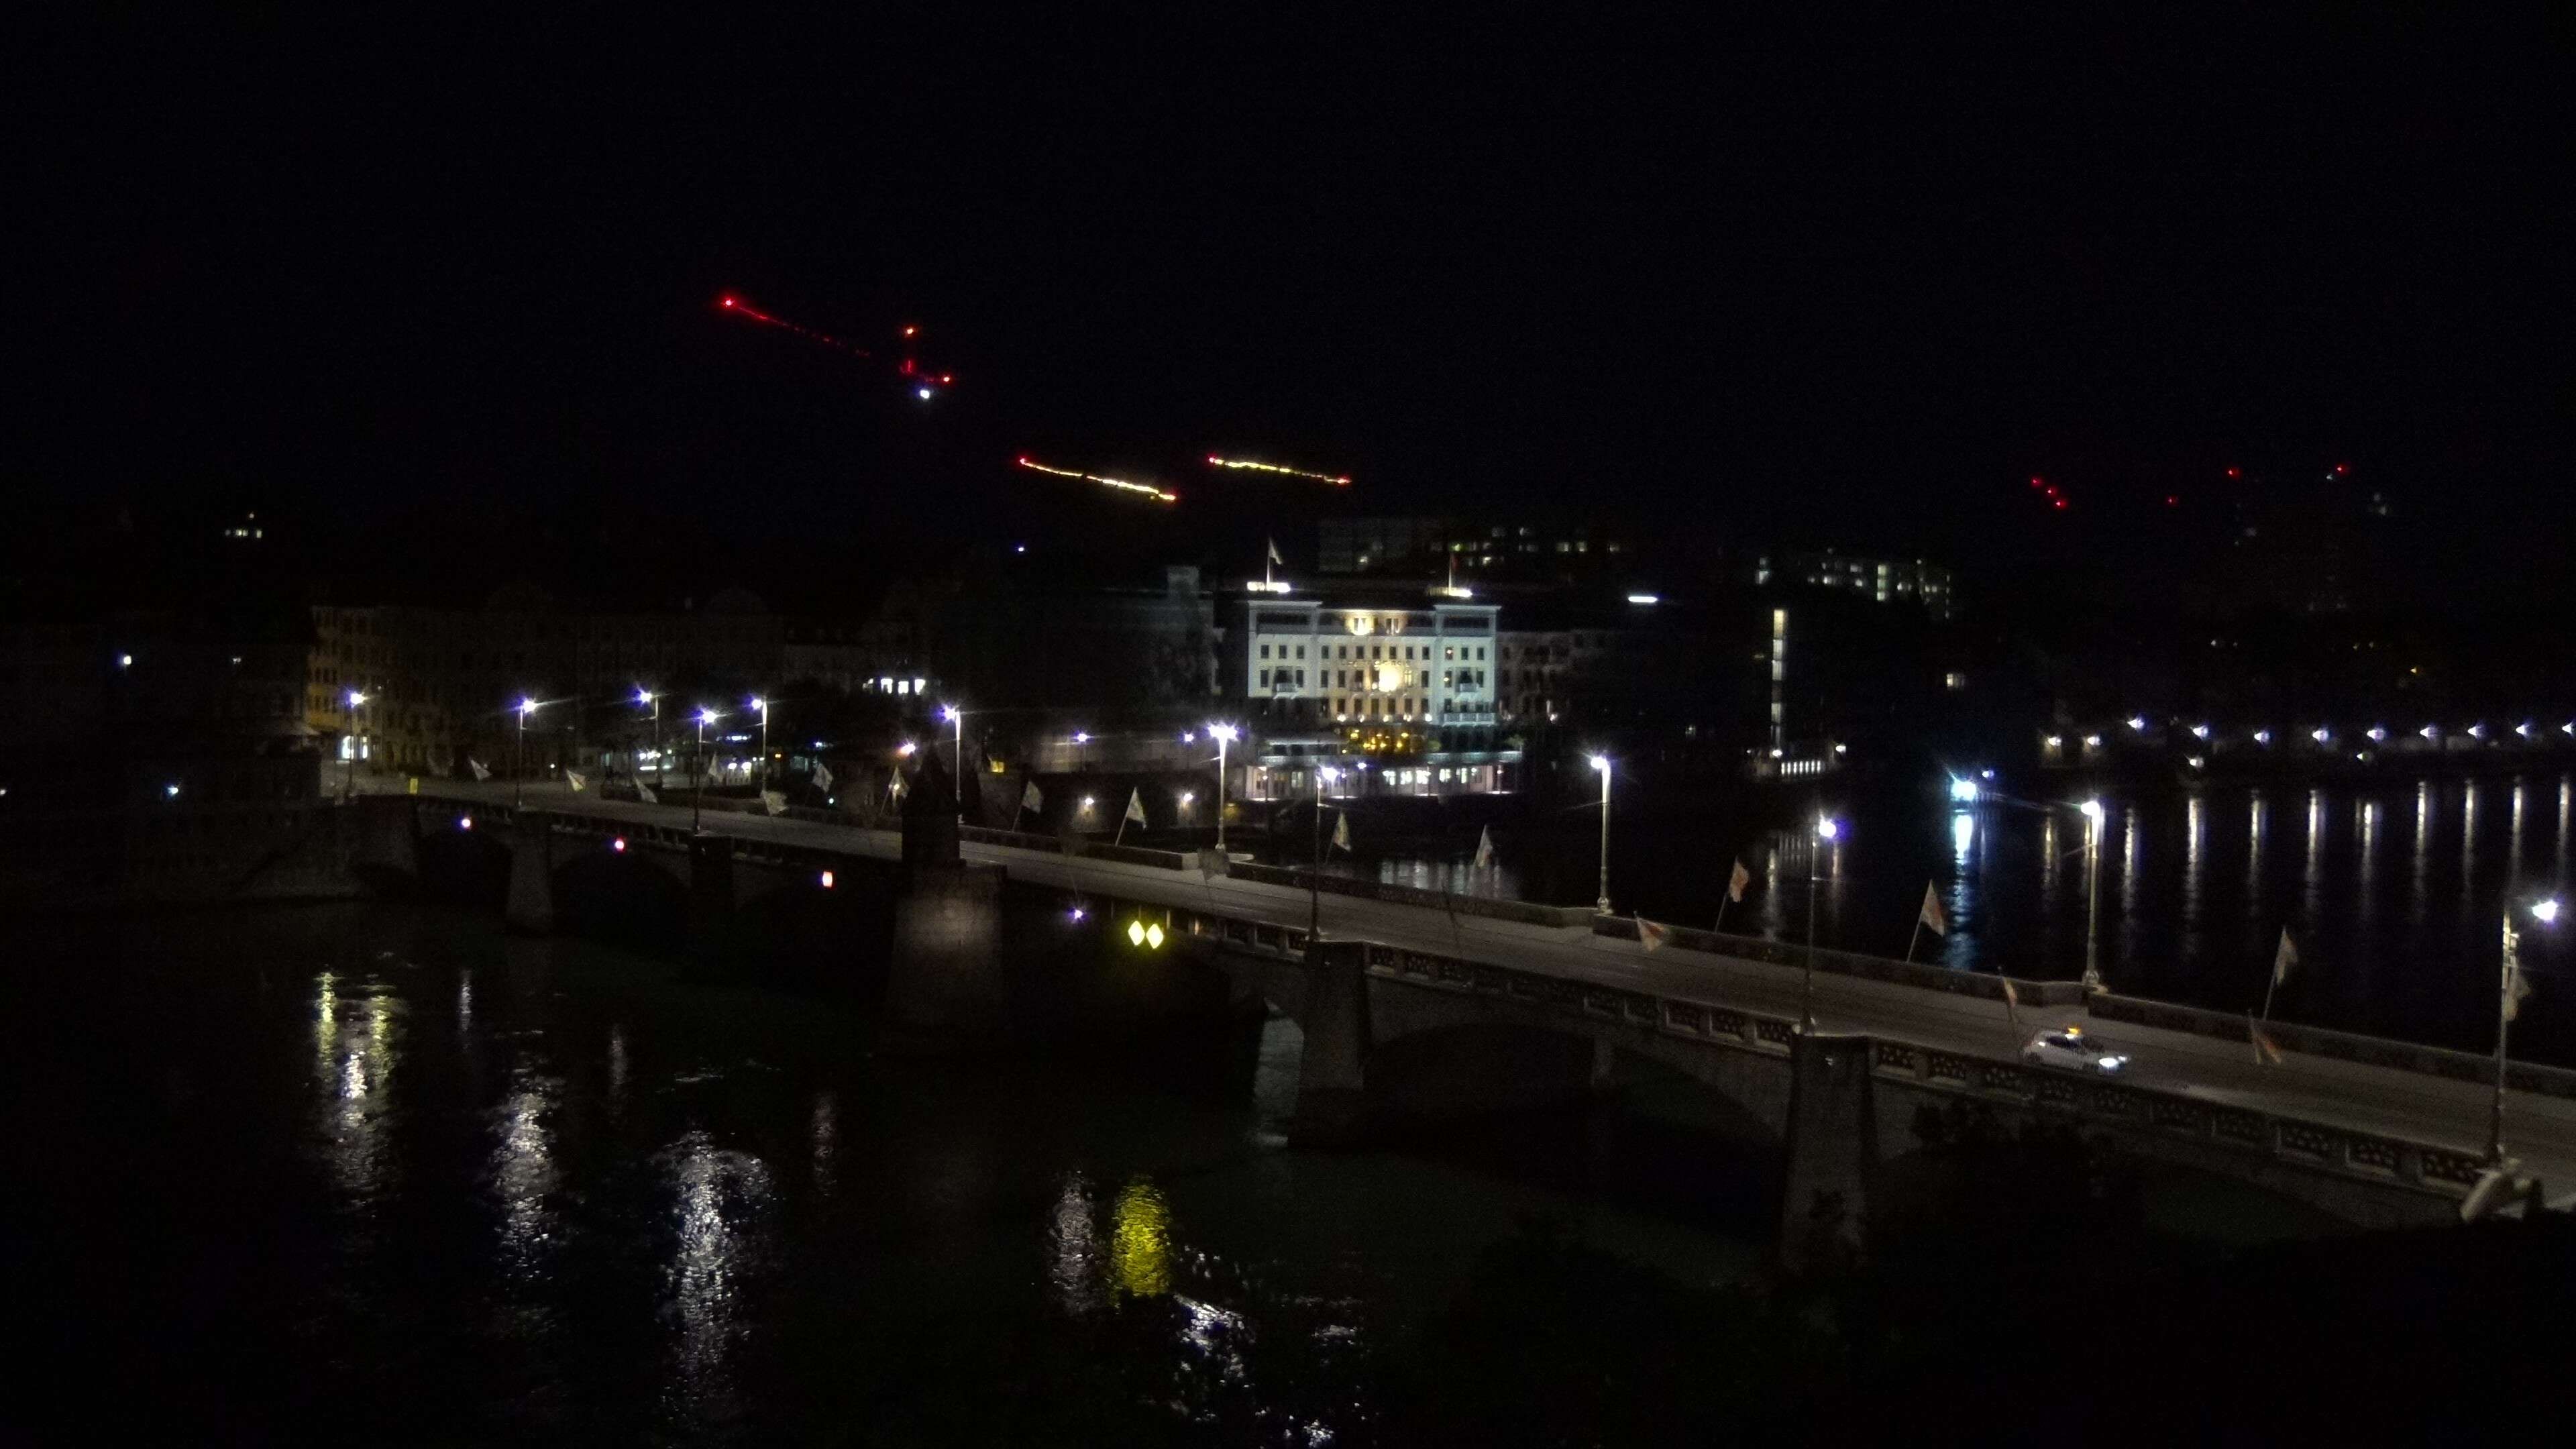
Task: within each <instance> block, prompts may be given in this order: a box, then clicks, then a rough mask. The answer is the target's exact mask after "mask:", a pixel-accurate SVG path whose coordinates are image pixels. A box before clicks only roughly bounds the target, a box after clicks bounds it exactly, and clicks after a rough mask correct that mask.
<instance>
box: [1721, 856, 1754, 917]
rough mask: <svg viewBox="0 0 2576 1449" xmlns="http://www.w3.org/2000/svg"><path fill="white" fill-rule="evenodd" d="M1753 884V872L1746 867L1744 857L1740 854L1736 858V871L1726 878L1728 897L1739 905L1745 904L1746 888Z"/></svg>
mask: <svg viewBox="0 0 2576 1449" xmlns="http://www.w3.org/2000/svg"><path fill="white" fill-rule="evenodd" d="M1751 884H1753V872H1751V871H1749V870H1746V869H1745V868H1744V857H1743V856H1740V855H1739V856H1737V857H1736V858H1735V869H1734V871H1733V872H1732V873H1731V874H1729V875H1728V876H1727V878H1726V898H1727V899H1728V900H1730V901H1733V902H1735V903H1736V904H1737V905H1739V906H1740V905H1742V904H1744V888H1745V887H1746V886H1749V885H1751Z"/></svg>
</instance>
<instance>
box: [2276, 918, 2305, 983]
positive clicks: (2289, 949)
mask: <svg viewBox="0 0 2576 1449" xmlns="http://www.w3.org/2000/svg"><path fill="white" fill-rule="evenodd" d="M2298 964H2299V948H2298V947H2296V946H2294V945H2292V944H2290V928H2289V927H2287V926H2283V927H2282V928H2281V948H2280V949H2279V950H2277V951H2274V952H2273V953H2272V984H2273V985H2275V986H2278V985H2280V984H2281V983H2282V982H2284V981H2287V980H2289V979H2290V968H2291V967H2294V966H2296V965H2298Z"/></svg>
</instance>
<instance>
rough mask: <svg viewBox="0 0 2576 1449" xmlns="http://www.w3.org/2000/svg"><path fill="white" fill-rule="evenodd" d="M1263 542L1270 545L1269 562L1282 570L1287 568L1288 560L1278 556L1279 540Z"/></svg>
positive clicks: (1273, 539)
mask: <svg viewBox="0 0 2576 1449" xmlns="http://www.w3.org/2000/svg"><path fill="white" fill-rule="evenodd" d="M1263 542H1265V543H1267V544H1269V545H1270V561H1271V562H1272V563H1275V564H1277V565H1279V566H1280V567H1281V568H1283V569H1284V568H1286V567H1288V560H1286V559H1284V558H1281V557H1280V556H1279V540H1277V539H1275V538H1272V539H1265V540H1263Z"/></svg>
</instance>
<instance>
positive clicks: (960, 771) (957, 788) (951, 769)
mask: <svg viewBox="0 0 2576 1449" xmlns="http://www.w3.org/2000/svg"><path fill="white" fill-rule="evenodd" d="M939 717H940V718H941V719H944V720H946V721H948V722H949V723H950V724H952V725H954V726H956V727H957V749H956V753H954V754H952V755H951V756H949V760H948V773H949V776H950V777H951V778H950V782H949V788H950V790H951V791H952V792H953V793H954V794H955V795H956V796H957V824H958V827H959V828H960V829H963V828H964V827H965V825H966V711H964V710H962V709H959V708H958V707H957V706H955V705H953V704H943V705H941V706H940V707H939ZM986 733H987V734H988V735H989V734H990V733H991V731H989V730H988V731H986Z"/></svg>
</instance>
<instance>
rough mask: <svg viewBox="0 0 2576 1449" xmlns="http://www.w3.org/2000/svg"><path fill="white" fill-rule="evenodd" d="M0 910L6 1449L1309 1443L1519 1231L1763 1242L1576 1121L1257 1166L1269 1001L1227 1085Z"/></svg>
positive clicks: (659, 986) (299, 939) (1729, 1260)
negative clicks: (1226, 1094) (6, 1156)
mask: <svg viewBox="0 0 2576 1449" xmlns="http://www.w3.org/2000/svg"><path fill="white" fill-rule="evenodd" d="M10 931H11V935H10V938H9V940H8V942H7V944H8V947H9V950H8V959H9V961H10V963H11V970H10V972H9V973H7V979H6V985H5V987H0V990H5V992H6V995H5V997H0V1000H5V1003H6V1006H7V1011H6V1013H5V1018H0V1040H5V1047H6V1055H7V1065H6V1067H5V1069H0V1071H5V1080H6V1081H8V1083H9V1085H10V1089H11V1093H12V1098H13V1105H14V1110H13V1112H12V1117H11V1120H12V1121H13V1123H15V1124H16V1125H17V1126H18V1128H19V1133H18V1140H17V1141H16V1142H14V1143H13V1144H12V1146H13V1149H14V1150H13V1158H14V1161H13V1168H12V1174H11V1175H12V1178H13V1179H14V1185H13V1187H12V1189H11V1191H10V1192H9V1193H8V1194H7V1200H8V1208H7V1211H8V1213H9V1229H10V1230H9V1232H8V1234H7V1241H8V1243H9V1244H10V1256H11V1258H12V1259H13V1260H14V1261H11V1262H9V1263H8V1265H7V1266H8V1269H9V1275H10V1282H11V1284H12V1290H11V1292H12V1298H13V1301H14V1303H15V1306H16V1307H17V1308H18V1309H19V1310H20V1311H19V1313H18V1314H17V1315H15V1316H16V1317H17V1318H18V1320H19V1321H20V1322H21V1323H22V1324H24V1325H30V1326H33V1327H34V1328H36V1329H38V1330H40V1331H39V1332H37V1333H36V1334H34V1335H33V1336H32V1337H28V1338H21V1339H20V1344H21V1347H20V1348H18V1349H16V1350H13V1351H12V1360H13V1366H14V1367H16V1368H17V1369H18V1370H19V1385H20V1386H19V1388H17V1389H16V1390H14V1391H13V1394H12V1396H11V1400H12V1401H11V1403H10V1405H9V1407H8V1408H6V1409H5V1410H0V1431H5V1430H6V1426H7V1425H8V1424H10V1423H11V1422H13V1421H14V1422H19V1423H21V1424H27V1423H33V1424H35V1425H37V1426H40V1437H45V1438H53V1437H57V1436H64V1437H77V1438H86V1439H120V1438H143V1437H147V1436H148V1437H151V1438H154V1439H156V1440H159V1441H162V1442H176V1441H180V1440H184V1441H185V1442H200V1443H202V1442H235V1441H241V1442H249V1441H258V1442H273V1441H275V1440H277V1439H280V1438H286V1439H298V1440H303V1439H312V1440H328V1441H331V1442H366V1441H369V1440H385V1439H391V1440H396V1441H400V1442H415V1441H422V1440H429V1441H436V1442H459V1443H483V1442H501V1441H529V1440H543V1441H546V1442H566V1441H579V1442H676V1443H694V1442H773V1441H781V1440H786V1441H796V1442H803V1441H808V1440H815V1439H823V1440H830V1441H834V1442H847V1441H854V1442H871V1443H873V1442H885V1443H951V1442H979V1443H995V1442H1087V1441H1088V1440H1089V1439H1091V1438H1092V1437H1094V1436H1095V1435H1097V1436H1101V1437H1123V1432H1122V1426H1129V1425H1132V1424H1133V1423H1134V1422H1137V1416H1140V1415H1141V1416H1143V1421H1144V1422H1147V1423H1149V1424H1160V1425H1164V1426H1168V1427H1169V1428H1171V1429H1174V1430H1177V1431H1181V1432H1183V1433H1185V1434H1189V1435H1191V1437H1193V1438H1194V1439H1197V1438H1203V1439H1204V1440H1205V1441H1207V1442H1223V1443H1294V1444H1310V1445H1311V1444H1326V1443H1333V1442H1342V1441H1346V1440H1348V1439H1350V1438H1353V1437H1355V1436H1356V1437H1366V1435H1365V1433H1364V1432H1358V1433H1356V1435H1355V1431H1364V1430H1365V1427H1366V1425H1367V1423H1368V1421H1369V1418H1370V1415H1371V1412H1372V1405H1371V1402H1370V1398H1369V1388H1368V1385H1369V1383H1370V1373H1371V1367H1370V1366H1371V1362H1372V1359H1373V1356H1375V1355H1376V1354H1377V1353H1378V1352H1379V1351H1380V1350H1381V1349H1382V1348H1383V1347H1384V1346H1385V1345H1387V1344H1389V1343H1391V1342H1396V1341H1400V1340H1401V1338H1402V1336H1403V1335H1405V1334H1407V1333H1410V1332H1414V1331H1416V1330H1417V1329H1418V1327H1419V1326H1420V1324H1421V1323H1422V1322H1423V1321H1424V1319H1425V1317H1426V1316H1427V1315H1430V1314H1432V1313H1434V1312H1435V1311H1436V1310H1438V1309H1439V1308H1440V1307H1441V1306H1442V1305H1444V1304H1446V1303H1448V1302H1449V1301H1450V1300H1451V1298H1452V1297H1453V1295H1454V1294H1455V1293H1456V1292H1457V1290H1458V1288H1459V1286H1460V1284H1461V1283H1462V1281H1463V1280H1464V1279H1465V1278H1466V1276H1467V1274H1468V1273H1469V1271H1470V1268H1471V1265H1472V1263H1473V1261H1474V1259H1475V1257H1476V1255H1477V1254H1478V1252H1479V1250H1481V1249H1482V1248H1484V1247H1485V1246H1487V1245H1489V1244H1492V1243H1495V1242H1497V1241H1499V1240H1501V1239H1504V1238H1506V1237H1508V1236H1510V1235H1512V1234H1514V1233H1515V1232H1517V1231H1518V1230H1519V1228H1520V1225H1522V1224H1523V1223H1525V1222H1526V1221H1528V1220H1530V1219H1532V1218H1543V1219H1552V1220H1555V1221H1558V1222H1561V1223H1564V1224H1567V1225H1568V1226H1569V1227H1570V1230H1571V1231H1572V1232H1573V1234H1574V1235H1575V1236H1576V1237H1577V1238H1578V1239H1581V1240H1586V1241H1589V1242H1592V1243H1595V1244H1597V1245H1599V1246H1602V1247H1605V1248H1608V1249H1611V1250H1612V1251H1614V1252H1617V1253H1620V1254H1622V1255H1623V1256H1627V1257H1630V1258H1633V1259H1636V1260H1639V1261H1644V1262H1650V1263H1653V1264H1656V1265H1658V1266H1659V1267H1662V1268H1664V1269H1666V1270H1668V1271H1671V1272H1673V1273H1675V1274H1676V1275H1678V1276H1680V1277H1682V1278H1684V1279H1687V1280H1692V1281H1700V1282H1710V1281H1720V1280H1726V1279H1731V1278H1735V1277H1740V1276H1742V1275H1743V1274H1745V1273H1746V1272H1748V1271H1750V1268H1751V1265H1752V1264H1753V1263H1754V1262H1755V1261H1756V1259H1757V1256H1758V1248H1757V1245H1758V1244H1759V1243H1760V1242H1761V1241H1762V1240H1763V1233H1762V1226H1763V1225H1761V1224H1759V1223H1758V1222H1755V1221H1752V1220H1751V1217H1752V1215H1749V1214H1746V1213H1744V1212H1742V1211H1738V1210H1731V1209H1722V1208H1720V1209H1712V1208H1710V1207H1709V1206H1708V1197H1707V1194H1706V1192H1705V1191H1704V1184H1703V1185H1699V1186H1685V1187H1682V1188H1680V1189H1677V1190H1676V1189H1672V1188H1671V1185H1670V1184H1663V1185H1660V1186H1659V1185H1658V1184H1655V1183H1641V1182H1637V1181H1631V1180H1629V1179H1627V1178H1624V1177H1622V1176H1621V1175H1620V1173H1621V1171H1622V1169H1621V1168H1620V1167H1619V1166H1618V1165H1617V1162H1616V1159H1617V1158H1618V1157H1619V1154H1615V1153H1604V1152H1600V1151H1597V1150H1591V1149H1590V1148H1588V1147H1587V1143H1586V1141H1585V1134H1586V1132H1588V1131H1591V1130H1593V1129H1590V1128H1587V1127H1585V1126H1583V1125H1582V1124H1581V1123H1575V1124H1572V1125H1565V1124H1558V1125H1557V1126H1555V1127H1551V1126H1549V1125H1547V1124H1544V1123H1541V1124H1531V1123H1528V1122H1522V1123H1519V1124H1517V1125H1515V1126H1513V1127H1511V1128H1510V1129H1508V1130H1505V1131H1500V1132H1498V1133H1497V1134H1496V1135H1495V1136H1493V1137H1492V1138H1491V1139H1490V1140H1480V1139H1478V1138H1475V1137H1473V1136H1469V1137H1464V1138H1461V1139H1460V1140H1459V1143H1458V1144H1457V1146H1456V1149H1455V1151H1453V1152H1450V1153H1447V1154H1445V1155H1443V1156H1440V1157H1436V1158H1433V1157H1425V1156H1422V1155H1418V1154H1416V1155H1408V1154H1401V1153H1391V1152H1381V1153H1369V1154H1360V1155H1338V1154H1320V1153H1310V1152H1302V1151H1290V1150H1288V1149H1287V1148H1286V1147H1285V1146H1284V1145H1283V1143H1282V1141H1281V1138H1280V1135H1279V1126H1280V1119H1281V1116H1282V1114H1283V1113H1284V1112H1285V1111H1286V1110H1287V1109H1288V1107H1289V1105H1290V1103H1291V1101H1292V1100H1293V1091H1294V1087H1293V1083H1294V1073H1295V1060H1296V1052H1297V1047H1298V1043H1297V1040H1296V1038H1295V1031H1294V1028H1293V1027H1292V1026H1290V1025H1288V1024H1287V1023H1284V1022H1282V1023H1276V1024H1274V1028H1273V1029H1272V1031H1271V1032H1270V1033H1269V1034H1268V1035H1266V1036H1265V1038H1264V1042H1263V1047H1262V1062H1261V1066H1260V1070H1259V1073H1258V1075H1257V1078H1256V1081H1255V1084H1254V1090H1253V1094H1252V1100H1249V1101H1243V1100H1225V1099H1224V1098H1223V1097H1222V1096H1219V1095H1214V1094H1211V1095H1208V1096H1206V1097H1204V1098H1201V1097H1194V1096H1192V1095H1189V1094H1186V1093H1184V1094H1173V1093H1170V1092H1167V1091H1155V1090H1148V1089H1146V1088H1144V1087H1142V1086H1140V1085H1137V1084H1135V1083H1134V1082H1133V1081H1132V1080H1130V1079H1128V1078H1127V1077H1126V1076H1124V1075H1122V1074H1121V1073H1120V1072H1118V1071H1116V1070H1114V1069H1104V1068H1102V1067H1098V1066H1082V1065H1076V1064H1068V1063H1062V1062H1056V1063H1050V1062H1043V1061H1026V1060H1019V1059H1016V1058H1017V1054H1015V1053H1012V1052H1006V1051H1000V1050H994V1051H990V1052H986V1053H982V1054H978V1055H976V1056H973V1057H971V1058H967V1059H952V1060H939V1061H923V1060H917V1059H911V1058H908V1057H905V1056H902V1055H899V1054H896V1053H894V1052H892V1051H889V1050H887V1049H886V1048H885V1047H884V1045H883V1044H882V1043H880V1042H878V1041H877V1040H876V1039H875V1038H874V1037H873V1036H872V1035H871V1033H870V1030H869V1028H868V1027H867V1025H866V1024H865V1022H864V1021H863V1020H862V1019H861V1018H859V1017H858V1016H856V1015H854V1014H853V1013H851V1012H848V1011H846V1010H843V1009H841V1008H840V1007H838V1006H835V1005H832V1004H830V1003H827V1002H821V1001H817V1000H814V999H810V998H804V997H796V996H788V995H779V994H770V993H760V992H752V991H736V990H726V989H717V988H707V987H697V986H690V985H685V984H682V983H680V982H678V981H677V980H675V979H674V976H673V973H672V971H671V969H670V967H668V966H667V965H666V964H664V963H661V962H657V961H655V960H652V959H648V958H645V957H640V956H637V955H634V954H631V953H628V952H623V951H619V950H613V949H609V948H606V947H602V946H597V945H592V944H585V943H582V942H578V941H572V940H565V939H548V940H527V939H516V938H511V937H507V936H505V935H503V934H502V933H501V932H500V931H499V930H498V929H497V927H496V926H494V925H493V924H492V923H490V922H488V921H485V920H482V919H480V918H471V917H464V916H458V915H453V914H448V913H443V912H437V911H430V910H425V909H413V908H407V907H387V906H382V905H370V906H364V907H358V906H349V907H323V908H310V909H301V910H283V911H271V912H262V913H233V914H213V915H203V916H165V917H156V918H150V919H146V920H142V921H135V922H127V923H122V924H120V923H113V922H108V921H104V920H99V919H86V920H56V921H50V922H36V923H33V924H30V923H26V922H20V923H16V924H15V925H13V926H12V927H11V928H10ZM31 1343H32V1344H35V1345H37V1346H36V1347H34V1348H29V1347H27V1345H28V1344H31ZM0 1437H7V1435H6V1433H5V1432H0Z"/></svg>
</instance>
